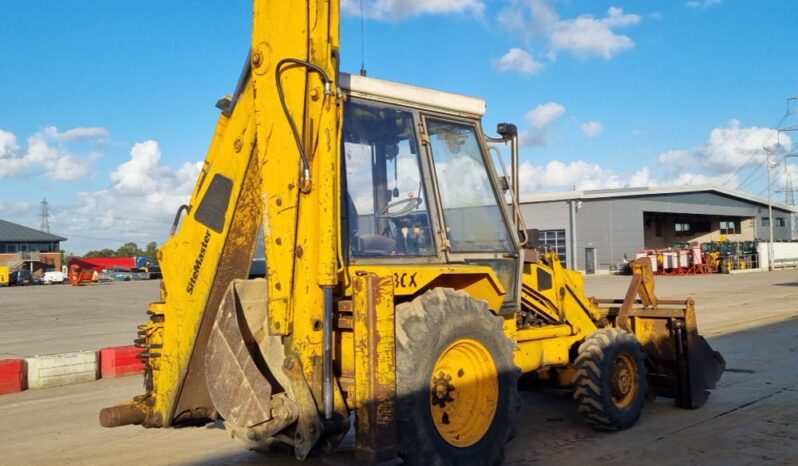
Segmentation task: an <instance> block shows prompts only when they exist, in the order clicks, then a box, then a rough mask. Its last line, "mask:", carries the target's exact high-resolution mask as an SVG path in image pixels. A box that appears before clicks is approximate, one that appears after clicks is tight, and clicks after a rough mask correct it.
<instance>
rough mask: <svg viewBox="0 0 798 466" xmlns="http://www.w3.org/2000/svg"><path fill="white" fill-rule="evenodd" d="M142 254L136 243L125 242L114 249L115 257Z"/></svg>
mask: <svg viewBox="0 0 798 466" xmlns="http://www.w3.org/2000/svg"><path fill="white" fill-rule="evenodd" d="M143 255H144V251H142V250H141V249H139V246H138V244H136V243H125V244H123V245H122V246H120V247H119V249H117V250H116V257H138V256H143Z"/></svg>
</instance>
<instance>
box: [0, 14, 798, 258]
mask: <svg viewBox="0 0 798 466" xmlns="http://www.w3.org/2000/svg"><path fill="white" fill-rule="evenodd" d="M341 7H342V13H343V20H342V24H341V41H342V64H343V66H342V69H343V71H347V72H353V73H357V72H358V71H359V70H360V68H361V64H362V63H363V61H364V60H363V59H365V67H366V69H367V70H368V75H369V76H372V77H377V78H382V79H389V80H393V81H399V82H404V83H409V84H413V85H418V86H422V87H429V88H433V89H439V90H445V91H449V92H455V93H461V94H466V95H471V96H477V97H480V98H483V99H485V100H486V101H487V108H488V111H487V114H486V115H485V118H484V121H483V126H484V128H485V129H486V131H487V132H488V133H489V134H491V133H493V131H494V130H495V127H496V124H497V123H499V122H505V121H508V122H514V123H515V124H516V125H517V126H518V128H519V132H520V133H521V146H522V147H521V167H520V173H521V190H522V193H525V194H533V193H539V192H546V191H567V190H571V189H580V190H581V189H602V188H623V187H637V186H661V185H672V184H707V183H710V184H716V185H720V186H724V187H727V188H731V189H739V190H741V191H744V192H747V193H750V194H754V195H760V196H766V195H767V181H766V180H767V176H766V174H767V173H766V169H765V164H766V163H765V158H766V155H765V151H764V150H763V147H768V148H770V149H771V151H772V154H773V159H774V161H775V162H776V163H778V165H777V166H776V167H775V168H774V169H773V170H772V174H773V178H774V199H776V200H781V201H783V200H784V194H783V192H779V191H783V188H784V186H785V184H786V182H787V179H788V177H787V175H786V174H785V173H790V174H792V178H793V179H795V181H796V183H798V158H785V155H786V154H789V153H791V152H793V151H794V150H796V149H798V148H794V147H793V142H792V141H793V139H792V137H796V134H795V133H794V132H791V131H782V132H779V131H778V130H779V129H789V128H790V127H795V126H798V116H796V115H795V112H796V111H798V101H795V102H792V103H791V104H790V102H789V101H788V98H790V97H794V96H798V60H795V59H794V58H792V59H791V58H790V57H791V56H793V57H794V55H792V53H794V51H792V44H793V42H794V32H795V28H796V24H798V9H796V8H794V5H793V3H792V2H791V1H789V0H782V1H775V0H736V1H735V0H670V1H654V0H649V1H620V0H619V1H609V2H605V1H597V0H364V1H363V16H362V21H361V14H360V11H361V10H360V2H359V1H358V0H342V6H341ZM361 24H362V31H363V34H361ZM251 31H252V5H251V2H250V1H243V0H228V1H217V2H211V1H204V2H197V1H193V2H189V1H180V0H174V1H170V2H165V1H146V0H143V1H137V2H129V1H122V0H108V1H104V2H97V1H88V0H87V1H78V0H61V1H59V2H52V1H45V0H27V1H23V0H16V1H11V0H0V91H2V98H0V218H2V219H4V220H9V221H12V222H16V223H20V224H23V225H27V226H31V227H34V228H38V227H39V225H40V217H39V213H40V209H41V201H42V199H43V198H46V199H47V201H48V205H49V212H50V217H49V221H50V229H51V231H52V232H53V233H55V234H58V235H61V236H64V237H67V238H68V241H66V242H63V243H62V248H63V249H65V250H67V251H69V252H73V253H76V254H81V253H84V252H85V251H87V250H89V249H99V248H105V247H110V248H117V247H119V246H121V245H122V244H123V243H125V242H128V241H134V242H137V243H139V245H142V246H143V245H144V244H146V243H147V242H149V241H157V242H158V243H159V244H160V243H161V242H163V241H164V240H165V239H166V237H167V236H168V230H169V227H170V225H171V221H172V218H173V217H174V213H175V211H176V209H177V207H178V206H179V205H180V204H183V203H186V202H187V201H188V200H189V197H190V195H191V191H192V189H193V186H194V184H195V181H196V178H197V174H198V172H199V166H200V164H201V161H202V160H203V159H204V157H205V153H206V151H207V148H208V146H209V144H210V142H211V138H212V136H213V130H214V127H215V124H216V120H217V119H218V116H219V111H218V110H217V109H216V108H215V107H214V104H215V102H216V101H217V100H218V99H219V98H220V97H222V96H224V95H226V94H230V93H231V92H232V91H233V89H234V87H235V84H236V80H237V78H238V75H239V73H240V71H241V67H242V65H243V63H244V60H245V58H246V53H247V50H248V49H249V42H250V37H251ZM791 136H792V137H791ZM785 160H786V161H787V162H789V163H788V165H787V166H786V167H785V165H784V163H783V162H784V161H785Z"/></svg>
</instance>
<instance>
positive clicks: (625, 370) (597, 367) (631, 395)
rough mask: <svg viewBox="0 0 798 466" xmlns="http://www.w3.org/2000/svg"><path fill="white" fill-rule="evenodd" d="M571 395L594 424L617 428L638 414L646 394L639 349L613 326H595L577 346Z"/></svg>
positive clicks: (581, 411) (580, 410)
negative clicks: (577, 353) (597, 328)
mask: <svg viewBox="0 0 798 466" xmlns="http://www.w3.org/2000/svg"><path fill="white" fill-rule="evenodd" d="M574 366H575V367H576V381H575V390H574V399H575V400H576V401H577V402H578V403H579V412H580V413H582V414H583V415H584V416H585V417H586V418H587V420H588V421H589V422H590V423H591V424H593V425H594V426H595V427H597V428H599V429H603V430H621V429H626V428H627V427H631V426H632V424H634V423H635V422H636V421H637V419H638V418H639V417H640V413H641V412H642V410H643V403H644V402H645V396H646V365H645V356H644V354H643V349H642V348H641V346H640V342H638V341H637V338H635V336H634V335H632V334H630V333H628V332H625V331H623V330H621V329H617V328H604V329H600V330H596V331H595V332H593V333H592V334H590V336H588V337H587V338H586V339H585V341H584V343H582V344H581V345H580V346H579V355H578V357H577V358H576V362H575V363H574Z"/></svg>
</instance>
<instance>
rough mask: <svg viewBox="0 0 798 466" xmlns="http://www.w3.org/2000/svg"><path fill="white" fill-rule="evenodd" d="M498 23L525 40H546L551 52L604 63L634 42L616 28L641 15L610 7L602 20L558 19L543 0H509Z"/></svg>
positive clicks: (629, 22) (640, 19)
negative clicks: (599, 60)
mask: <svg viewBox="0 0 798 466" xmlns="http://www.w3.org/2000/svg"><path fill="white" fill-rule="evenodd" d="M498 20H499V23H500V25H502V26H503V27H504V28H505V29H507V30H510V31H513V32H515V33H517V34H519V35H520V36H521V37H522V38H524V39H525V40H527V41H532V40H535V39H541V38H542V39H545V40H546V41H547V42H548V46H549V48H550V51H551V52H555V53H556V52H569V53H571V54H573V55H575V56H577V57H580V58H588V57H602V58H604V59H605V60H609V59H610V58H612V57H614V56H616V55H618V54H619V53H622V52H624V51H626V50H629V49H631V48H633V47H634V46H635V43H634V41H633V40H632V39H631V38H630V37H628V36H626V35H623V34H619V33H617V32H616V31H615V29H619V28H624V27H628V26H632V25H635V24H638V23H640V21H642V18H641V16H640V15H636V14H629V13H625V12H624V11H623V9H622V8H619V7H615V6H613V7H610V8H609V9H608V10H607V14H606V16H605V17H604V18H595V17H593V16H592V15H581V16H578V17H576V18H572V19H560V17H559V15H558V14H557V12H556V11H555V10H554V8H553V7H552V6H551V5H550V4H548V3H547V2H546V1H544V0H512V1H510V2H509V5H508V6H507V7H505V8H504V9H502V10H501V11H500V12H499V15H498Z"/></svg>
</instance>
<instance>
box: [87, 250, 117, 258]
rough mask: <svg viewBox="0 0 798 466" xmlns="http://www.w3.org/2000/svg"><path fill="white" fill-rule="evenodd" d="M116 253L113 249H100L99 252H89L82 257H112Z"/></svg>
mask: <svg viewBox="0 0 798 466" xmlns="http://www.w3.org/2000/svg"><path fill="white" fill-rule="evenodd" d="M114 256H116V252H115V251H114V250H113V249H108V248H105V249H100V250H99V251H89V252H87V253H86V254H84V255H83V257H114Z"/></svg>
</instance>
